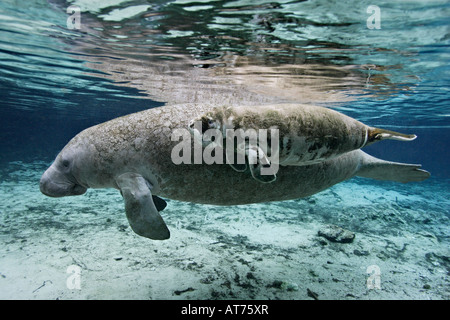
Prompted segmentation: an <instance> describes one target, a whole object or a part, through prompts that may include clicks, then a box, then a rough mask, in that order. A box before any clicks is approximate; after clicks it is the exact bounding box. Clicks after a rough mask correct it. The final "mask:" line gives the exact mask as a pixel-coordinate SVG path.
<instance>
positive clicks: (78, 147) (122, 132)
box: [40, 104, 430, 240]
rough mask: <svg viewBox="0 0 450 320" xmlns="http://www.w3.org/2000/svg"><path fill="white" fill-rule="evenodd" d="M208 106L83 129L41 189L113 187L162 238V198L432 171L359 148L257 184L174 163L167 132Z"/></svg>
mask: <svg viewBox="0 0 450 320" xmlns="http://www.w3.org/2000/svg"><path fill="white" fill-rule="evenodd" d="M212 110H214V106H211V105H207V104H184V105H171V106H163V107H160V108H154V109H149V110H145V111H142V112H138V113H134V114H130V115H127V116H124V117H120V118H117V119H113V120H111V121H108V122H105V123H102V124H99V125H96V126H93V127H91V128H88V129H86V130H84V131H82V132H81V133H79V134H78V135H76V136H75V137H74V138H73V139H72V140H70V141H69V143H68V144H67V145H66V146H65V147H64V148H63V150H62V151H61V152H60V153H59V154H58V156H57V157H56V159H55V161H54V162H53V164H52V165H51V166H50V167H49V168H48V169H47V170H46V171H45V172H44V174H43V175H42V178H41V180H40V189H41V191H42V193H44V194H45V195H47V196H50V197H63V196H71V195H81V194H83V193H85V192H86V190H87V188H116V189H119V190H120V192H121V194H122V196H123V198H124V201H125V212H126V216H127V219H128V221H129V223H130V226H131V228H132V229H133V231H135V232H136V233H137V234H139V235H141V236H144V237H147V238H150V239H158V240H162V239H167V238H169V236H170V233H169V230H168V228H167V226H166V224H165V222H164V220H163V218H162V217H161V215H160V212H161V211H162V210H163V209H164V208H165V206H166V202H165V201H164V200H163V199H162V198H168V199H174V200H180V201H189V202H195V203H204V204H215V205H237V204H248V203H258V202H268V201H280V200H289V199H298V198H302V197H307V196H310V195H312V194H315V193H317V192H319V191H321V190H324V189H326V188H328V187H330V186H332V185H334V184H336V183H339V182H341V181H344V180H346V179H349V178H351V177H353V176H361V177H367V178H373V179H380V180H392V181H399V182H411V181H421V180H424V179H426V178H428V177H429V175H430V174H429V173H428V172H426V171H424V170H421V169H420V165H410V164H403V163H394V162H388V161H383V160H380V159H376V158H374V157H372V156H370V155H368V154H366V153H364V152H363V151H361V150H359V149H357V150H353V151H349V152H341V154H340V155H336V156H334V157H330V158H328V159H324V160H323V161H321V162H318V163H313V164H309V165H304V166H290V165H289V166H280V168H279V171H278V173H277V179H276V181H274V182H273V183H260V182H259V181H257V180H255V179H254V178H253V177H252V176H251V174H242V173H240V172H237V171H235V170H233V169H232V168H231V167H230V166H228V165H223V164H211V165H208V164H205V163H202V164H183V163H182V164H175V163H174V162H173V161H172V157H171V156H172V151H173V149H174V147H175V146H177V145H178V144H179V143H180V142H179V141H173V139H172V133H173V132H174V131H175V130H176V129H184V130H186V131H187V129H186V128H188V127H189V123H190V121H191V119H192V118H195V117H201V116H202V115H204V114H205V113H207V112H209V111H212ZM280 125H281V123H280ZM380 134H385V133H380ZM389 134H390V133H389ZM361 135H362V136H364V134H362V133H361ZM187 136H188V137H190V134H189V132H188V131H187ZM362 139H363V140H365V138H364V137H362ZM367 139H370V138H369V137H368V138H367ZM190 143H191V146H192V148H194V143H195V142H194V141H190ZM349 149H352V148H349ZM325 158H326V157H325Z"/></svg>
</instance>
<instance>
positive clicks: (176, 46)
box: [0, 0, 450, 272]
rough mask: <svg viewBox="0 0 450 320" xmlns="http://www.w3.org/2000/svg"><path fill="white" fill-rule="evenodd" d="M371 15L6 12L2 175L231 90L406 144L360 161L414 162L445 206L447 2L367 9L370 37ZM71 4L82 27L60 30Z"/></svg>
mask: <svg viewBox="0 0 450 320" xmlns="http://www.w3.org/2000/svg"><path fill="white" fill-rule="evenodd" d="M372 4H375V2H373V1H369V0H364V1H361V0H345V1H327V0H318V1H317V0H309V1H288V0H286V1H263V0H260V1H247V0H236V1H189V0H175V1H162V0H159V1H138V0H136V1H121V0H111V1H96V0H91V1H85V0H74V1H62V0H30V1H22V2H18V1H14V0H2V1H1V2H0V169H2V170H5V172H7V171H8V170H10V169H8V168H9V166H10V164H11V163H16V162H17V161H20V162H22V163H25V164H27V163H33V162H36V161H43V162H46V163H49V162H51V161H52V160H53V159H54V157H55V156H56V154H57V153H58V152H59V151H60V150H61V149H62V147H64V145H65V144H66V143H67V142H68V141H69V140H70V139H71V138H72V137H73V136H74V135H76V134H77V133H78V132H80V131H81V130H83V129H85V128H87V127H90V126H92V125H95V124H98V123H101V122H104V121H107V120H109V119H113V118H116V117H118V116H121V115H126V114H129V113H132V112H136V111H140V110H145V109H148V108H153V107H158V106H163V105H164V103H166V102H170V103H172V102H180V103H183V102H199V101H197V100H196V99H200V102H201V101H202V99H203V98H195V97H196V96H201V94H202V93H204V92H206V95H205V96H209V94H210V93H211V92H212V95H216V96H220V95H221V94H222V90H227V89H226V88H228V87H230V88H231V89H230V90H231V91H233V92H236V95H237V96H238V99H244V100H245V99H247V100H250V101H251V100H252V99H255V97H256V100H259V99H261V101H262V102H266V101H269V100H270V99H274V101H277V99H278V100H280V101H281V100H283V99H285V100H287V101H296V102H304V103H314V104H320V105H325V106H328V107H330V108H335V109H336V110H338V111H341V112H343V113H345V114H347V115H349V116H352V117H354V118H356V119H358V120H361V121H363V122H364V123H366V124H369V125H372V126H378V127H383V128H387V129H391V130H395V131H401V132H406V133H415V134H417V135H418V138H417V139H416V140H415V141H414V142H410V143H403V142H395V141H386V142H383V143H379V144H376V145H373V146H370V147H368V148H367V152H368V153H370V154H372V155H374V156H376V157H379V158H382V159H387V160H393V161H400V162H406V163H418V164H422V166H423V168H424V169H426V170H428V171H430V172H431V175H432V176H431V178H430V180H429V181H428V182H426V183H430V181H431V182H436V183H439V188H438V189H437V190H439V191H441V192H442V194H443V195H445V194H446V193H447V194H448V192H449V190H450V188H449V184H448V181H449V179H450V166H449V159H450V145H449V141H450V19H449V17H450V2H448V1H439V0H436V1H384V0H382V1H376V5H377V6H378V7H379V8H380V16H379V22H380V29H369V28H368V26H367V20H368V19H369V18H370V16H371V13H367V11H366V10H367V8H368V7H369V6H370V5H372ZM69 5H75V6H78V8H79V9H80V29H69V26H68V24H67V19H68V17H69V16H70V15H71V13H67V12H66V9H67V7H68V6H69ZM205 99H206V98H205ZM258 102H259V101H258ZM365 183H371V182H365ZM373 185H377V182H373ZM402 188H404V189H403V190H406V191H405V192H406V193H410V194H413V193H414V192H415V191H414V190H412V189H411V191H408V190H409V189H408V188H410V187H409V185H406V186H404V187H402ZM411 188H413V187H411ZM36 192H37V193H38V192H39V187H38V186H36ZM0 206H1V205H0ZM442 209H443V210H444V212H445V211H446V212H447V213H448V209H449V208H448V207H444V208H442ZM443 227H445V226H443ZM0 272H1V270H0Z"/></svg>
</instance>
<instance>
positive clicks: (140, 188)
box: [116, 172, 170, 240]
mask: <svg viewBox="0 0 450 320" xmlns="http://www.w3.org/2000/svg"><path fill="white" fill-rule="evenodd" d="M116 183H117V185H118V187H119V189H120V191H121V193H122V196H123V199H124V200H125V211H126V214H127V218H128V222H129V223H130V226H131V229H133V231H134V232H136V233H137V234H138V235H140V236H143V237H146V238H150V239H153V240H165V239H169V237H170V232H169V229H168V228H167V226H166V224H165V223H164V220H163V219H162V217H161V216H160V215H159V212H158V209H157V207H156V205H155V202H154V198H153V196H152V194H151V192H150V188H149V183H148V182H147V181H146V180H145V179H144V177H142V176H141V175H139V174H136V173H131V172H130V173H124V174H122V175H120V176H119V177H117V178H116ZM156 198H157V197H156ZM157 199H159V200H162V199H161V198H157ZM162 201H164V200H162ZM164 202H165V201H164ZM158 206H160V207H162V208H163V209H164V206H161V203H160V202H159V201H158Z"/></svg>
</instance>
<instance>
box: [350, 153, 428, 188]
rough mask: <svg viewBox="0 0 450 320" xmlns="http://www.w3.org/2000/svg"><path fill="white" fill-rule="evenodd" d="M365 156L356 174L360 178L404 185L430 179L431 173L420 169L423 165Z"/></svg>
mask: <svg viewBox="0 0 450 320" xmlns="http://www.w3.org/2000/svg"><path fill="white" fill-rule="evenodd" d="M361 152H362V151H361ZM363 154H364V158H363V160H362V163H361V167H360V168H359V170H358V172H357V173H356V175H357V176H359V177H364V178H372V179H375V180H390V181H397V182H402V183H406V182H418V181H423V180H425V179H428V178H429V177H430V173H429V172H428V171H425V170H422V169H420V168H421V165H419V164H406V163H399V162H390V161H384V160H380V159H377V158H375V157H372V156H370V155H368V154H366V153H363Z"/></svg>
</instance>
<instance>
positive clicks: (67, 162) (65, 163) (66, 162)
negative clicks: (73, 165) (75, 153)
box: [62, 159, 70, 168]
mask: <svg viewBox="0 0 450 320" xmlns="http://www.w3.org/2000/svg"><path fill="white" fill-rule="evenodd" d="M69 164H70V162H69V160H67V159H65V160H63V162H62V165H63V166H64V168H68V167H69Z"/></svg>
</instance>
